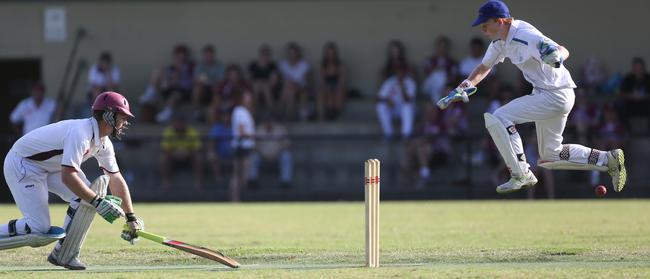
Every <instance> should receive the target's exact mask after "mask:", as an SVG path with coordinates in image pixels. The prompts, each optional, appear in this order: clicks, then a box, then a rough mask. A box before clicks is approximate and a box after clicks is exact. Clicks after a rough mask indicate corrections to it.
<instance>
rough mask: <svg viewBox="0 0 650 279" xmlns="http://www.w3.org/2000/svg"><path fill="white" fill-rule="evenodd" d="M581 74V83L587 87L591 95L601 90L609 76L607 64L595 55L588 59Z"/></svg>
mask: <svg viewBox="0 0 650 279" xmlns="http://www.w3.org/2000/svg"><path fill="white" fill-rule="evenodd" d="M580 74H581V80H580V85H581V87H584V88H585V90H586V91H587V94H589V95H591V94H593V93H597V92H598V91H600V90H601V87H602V86H603V84H604V83H605V81H606V80H605V79H606V78H607V72H606V71H605V66H604V65H603V63H602V62H601V61H600V59H598V58H596V57H594V56H592V57H589V58H588V59H587V61H586V62H585V64H584V65H583V67H582V72H581V73H580Z"/></svg>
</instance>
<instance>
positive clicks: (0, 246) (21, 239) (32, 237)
mask: <svg viewBox="0 0 650 279" xmlns="http://www.w3.org/2000/svg"><path fill="white" fill-rule="evenodd" d="M64 237H65V230H64V229H63V228H59V227H54V226H52V227H50V230H49V231H48V232H47V233H44V234H41V233H28V234H22V235H17V236H10V237H5V238H0V250H5V249H13V248H18V247H23V246H31V247H41V246H45V245H48V244H50V243H52V242H54V241H57V240H59V239H62V238H64Z"/></svg>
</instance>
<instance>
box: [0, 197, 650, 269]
mask: <svg viewBox="0 0 650 279" xmlns="http://www.w3.org/2000/svg"><path fill="white" fill-rule="evenodd" d="M136 206H137V212H138V215H139V216H141V217H142V218H143V219H144V220H145V222H146V227H147V229H148V230H149V231H151V232H154V233H158V234H162V235H165V236H167V237H169V238H173V239H177V240H181V241H185V242H189V243H194V244H199V245H203V246H206V247H211V248H215V249H218V250H221V251H222V252H223V253H224V254H226V255H229V256H231V257H233V258H235V259H237V260H239V262H240V263H241V264H243V267H241V268H240V269H237V270H234V269H228V268H225V267H223V266H221V265H219V264H216V263H213V262H211V261H208V260H204V259H201V258H198V257H196V256H193V255H189V254H186V253H184V252H181V251H177V250H174V249H171V248H169V247H166V246H162V245H159V244H156V243H153V242H150V241H147V240H142V241H140V242H139V243H137V244H136V245H135V246H131V245H129V244H128V243H126V242H124V241H122V240H121V239H120V238H119V232H120V228H121V222H120V224H113V225H110V224H108V223H106V222H104V221H103V220H101V219H99V218H97V219H96V221H95V223H94V224H93V228H92V229H91V232H90V234H89V236H88V238H87V240H86V243H85V245H84V248H83V250H82V257H81V258H82V260H83V261H85V262H86V263H87V264H88V265H89V266H90V269H89V270H87V271H83V272H65V274H63V273H61V272H60V268H57V267H53V266H51V265H49V264H48V263H47V261H46V260H45V259H46V257H47V254H48V253H49V251H50V249H51V246H49V247H44V248H37V249H34V248H21V249H15V250H6V251H2V252H1V253H2V256H1V257H0V276H12V277H21V278H25V277H26V276H30V277H35V278H53V277H57V278H61V276H62V275H64V276H65V277H66V278H75V277H76V276H79V277H81V276H87V275H88V274H87V273H92V276H93V278H158V277H177V278H192V277H206V278H207V277H210V278H214V277H219V278H240V277H248V278H314V277H317V278H323V277H324V278H337V277H338V278H374V277H381V278H385V277H395V278H435V277H452V278H458V277H463V278H466V277H470V278H484V277H485V278H495V277H497V278H648V277H650V202H649V201H647V200H589V201H536V202H529V201H463V202H456V201H430V202H383V203H382V205H381V225H380V227H381V232H380V234H381V259H380V261H381V265H382V267H380V268H378V269H368V268H362V265H363V261H364V260H363V259H364V256H363V255H364V251H363V249H364V224H363V222H364V213H363V203H362V202H335V203H254V204H249V203H244V204H223V203H221V204H191V203H176V204H141V205H136ZM64 210H65V207H64V206H62V205H58V206H55V207H54V208H53V209H52V216H53V221H54V222H53V223H54V224H55V225H61V223H62V219H63V214H64ZM18 214H19V212H18V210H17V209H16V208H15V206H13V205H1V206H0V220H9V219H11V218H15V217H17V216H19V215H18Z"/></svg>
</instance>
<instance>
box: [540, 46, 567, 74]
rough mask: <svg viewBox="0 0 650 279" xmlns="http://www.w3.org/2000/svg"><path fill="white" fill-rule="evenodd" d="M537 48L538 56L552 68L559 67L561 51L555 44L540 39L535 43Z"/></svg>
mask: <svg viewBox="0 0 650 279" xmlns="http://www.w3.org/2000/svg"><path fill="white" fill-rule="evenodd" d="M537 49H538V50H539V58H540V59H542V61H543V62H544V63H545V64H548V65H551V66H552V67H553V68H559V67H560V65H562V62H563V61H562V59H563V58H562V52H560V48H559V47H558V46H557V45H554V44H551V43H550V42H549V41H540V42H539V43H537Z"/></svg>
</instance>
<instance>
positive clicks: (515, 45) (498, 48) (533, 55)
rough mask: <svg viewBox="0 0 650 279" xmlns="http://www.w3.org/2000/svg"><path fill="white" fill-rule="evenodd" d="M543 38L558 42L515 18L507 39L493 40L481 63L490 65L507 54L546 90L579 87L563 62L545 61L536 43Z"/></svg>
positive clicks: (537, 84)
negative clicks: (556, 64)
mask: <svg viewBox="0 0 650 279" xmlns="http://www.w3.org/2000/svg"><path fill="white" fill-rule="evenodd" d="M543 40H548V41H550V42H552V43H553V44H557V43H555V42H554V41H552V40H550V39H549V38H547V37H546V36H544V34H542V33H541V32H539V30H537V28H535V27H534V26H532V25H530V24H529V23H528V22H525V21H523V20H513V21H512V25H510V30H509V31H508V37H507V38H506V40H505V41H503V40H495V41H493V42H492V43H490V46H489V47H488V49H487V51H486V52H485V56H484V57H483V61H482V63H483V65H485V66H487V67H490V68H491V67H494V65H496V64H498V63H501V62H503V60H504V59H505V58H506V57H507V58H509V59H510V61H511V62H512V64H514V65H515V66H517V68H519V69H520V70H521V72H522V73H523V74H524V78H525V79H526V80H527V81H528V82H530V83H531V84H532V85H533V87H535V88H540V89H545V90H556V89H563V88H576V84H575V83H574V82H573V79H572V78H571V74H570V73H569V71H568V70H567V69H566V68H565V67H564V65H561V66H560V68H553V67H552V66H550V65H548V64H545V63H544V62H542V59H541V58H540V54H539V49H537V44H538V43H539V42H541V41H543Z"/></svg>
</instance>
